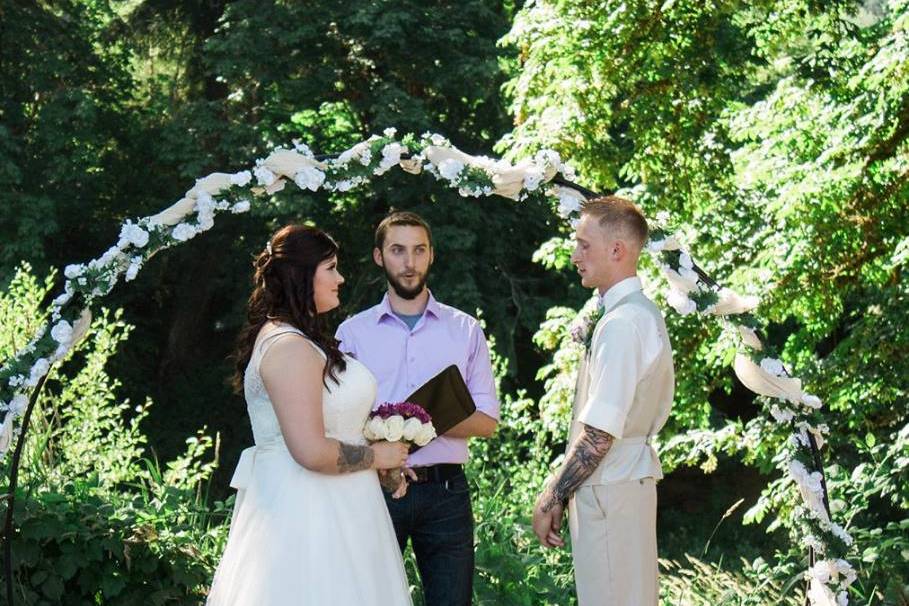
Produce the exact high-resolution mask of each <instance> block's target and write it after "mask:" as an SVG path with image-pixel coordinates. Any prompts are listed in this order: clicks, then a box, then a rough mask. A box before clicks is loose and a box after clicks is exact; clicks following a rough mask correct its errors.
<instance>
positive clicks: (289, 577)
mask: <svg viewBox="0 0 909 606" xmlns="http://www.w3.org/2000/svg"><path fill="white" fill-rule="evenodd" d="M288 333H295V334H298V335H301V336H302V335H303V333H301V332H300V331H298V330H296V329H294V328H292V327H290V326H286V325H280V326H279V327H277V328H274V329H273V330H272V332H270V333H266V334H265V335H264V337H262V336H261V335H260V339H259V342H257V343H256V345H255V347H254V349H253V354H252V358H251V359H250V361H249V366H247V368H246V375H245V377H244V392H245V395H246V404H247V409H248V410H249V417H250V420H251V421H252V429H253V437H254V439H255V444H256V445H255V446H253V447H252V448H248V449H246V450H245V451H243V454H242V456H241V457H240V463H239V464H238V465H237V471H236V472H235V473H234V477H233V479H232V480H231V486H233V487H234V488H236V489H237V491H238V492H237V500H236V505H235V507H234V513H233V518H232V520H231V526H230V533H229V535H228V539H227V546H226V548H225V550H224V554H223V556H222V558H221V563H220V564H219V565H218V570H217V572H216V573H215V577H214V580H213V582H212V587H211V591H210V592H209V595H208V601H207V604H209V605H210V606H285V605H286V606H291V605H293V606H297V605H301V604H312V605H318V606H369V605H375V606H379V605H381V606H395V605H399V604H400V605H410V604H411V600H410V593H409V591H408V585H407V577H406V575H405V572H404V564H403V561H402V559H401V552H400V550H399V549H398V543H397V540H396V539H395V533H394V527H393V526H392V523H391V518H390V517H389V515H388V510H387V508H386V507H385V500H384V498H383V496H382V492H381V490H382V489H381V487H380V486H379V480H378V475H377V474H376V472H375V471H374V470H365V471H359V472H354V473H345V474H340V475H326V474H321V473H316V472H314V471H310V470H308V469H306V468H304V467H302V466H301V465H300V464H298V463H297V462H296V461H294V460H293V458H292V457H291V456H290V453H289V452H288V450H287V446H286V445H285V443H284V438H283V436H282V435H281V428H280V427H279V426H278V419H277V417H276V416H275V413H274V409H273V408H272V405H271V401H270V400H269V398H268V393H267V392H266V391H265V387H264V386H263V384H262V379H261V378H260V376H259V362H260V361H261V359H262V356H263V355H264V353H265V351H267V349H268V347H269V346H270V345H271V344H273V343H274V342H275V340H277V339H278V338H279V336H280V335H287V334H288ZM284 338H295V337H290V336H285V337H284ZM304 338H305V337H304ZM309 342H310V344H312V345H313V347H316V349H317V350H319V352H320V353H322V351H321V350H320V349H319V348H318V347H317V346H316V345H315V344H313V343H312V342H311V341H309ZM322 355H323V357H324V353H322ZM338 379H339V384H334V383H332V382H331V380H329V385H331V387H332V389H331V391H328V390H327V389H325V388H324V387H323V389H322V410H323V414H324V422H325V435H326V436H327V437H330V438H335V439H337V440H340V441H342V442H346V443H348V444H366V440H365V438H364V437H363V425H364V423H365V421H366V417H367V415H368V414H369V412H370V410H371V408H372V405H373V402H374V399H375V394H376V381H375V378H374V377H373V376H372V374H371V373H370V372H369V370H367V369H366V367H365V366H363V365H362V364H360V363H359V362H357V361H356V360H354V359H353V358H350V357H348V358H347V370H346V371H345V372H343V373H339V374H338Z"/></svg>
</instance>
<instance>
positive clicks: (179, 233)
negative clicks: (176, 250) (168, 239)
mask: <svg viewBox="0 0 909 606" xmlns="http://www.w3.org/2000/svg"><path fill="white" fill-rule="evenodd" d="M170 235H171V236H172V237H173V239H174V240H178V241H180V242H186V241H187V240H191V239H193V238H195V237H196V228H195V227H193V226H192V225H190V224H188V223H180V224H179V225H177V226H176V227H175V228H174V231H172V232H171V234H170Z"/></svg>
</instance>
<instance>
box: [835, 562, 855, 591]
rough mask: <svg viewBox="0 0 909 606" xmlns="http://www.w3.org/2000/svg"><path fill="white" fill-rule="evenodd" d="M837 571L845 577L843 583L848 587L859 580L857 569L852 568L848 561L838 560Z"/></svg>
mask: <svg viewBox="0 0 909 606" xmlns="http://www.w3.org/2000/svg"><path fill="white" fill-rule="evenodd" d="M836 569H837V570H838V571H839V573H840V574H841V575H842V576H843V582H844V583H846V585H852V584H853V583H855V581H856V579H858V575H857V574H856V572H855V569H854V568H853V567H852V564H850V563H849V562H847V561H846V560H837V561H836Z"/></svg>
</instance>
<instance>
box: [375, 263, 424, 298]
mask: <svg viewBox="0 0 909 606" xmlns="http://www.w3.org/2000/svg"><path fill="white" fill-rule="evenodd" d="M428 277H429V272H428V271H427V272H426V273H425V274H421V275H420V279H419V281H418V282H417V284H416V285H415V286H412V287H409V288H408V287H407V286H405V285H404V284H403V283H401V282H400V281H399V280H398V279H397V277H396V276H394V275H392V274H391V273H389V272H388V270H387V269H386V270H385V278H386V279H387V280H388V284H389V285H390V286H391V289H392V290H394V291H395V294H396V295H398V296H399V297H401V298H402V299H405V300H407V301H413V300H414V299H416V298H417V297H418V296H419V295H420V293H422V292H423V289H424V288H426V279H427V278H428Z"/></svg>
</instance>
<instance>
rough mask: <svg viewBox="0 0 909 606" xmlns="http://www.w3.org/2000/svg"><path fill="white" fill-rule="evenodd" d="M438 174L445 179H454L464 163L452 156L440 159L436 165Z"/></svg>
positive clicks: (462, 168)
mask: <svg viewBox="0 0 909 606" xmlns="http://www.w3.org/2000/svg"><path fill="white" fill-rule="evenodd" d="M438 169H439V174H440V175H442V177H443V178H444V179H445V180H446V181H456V180H457V179H458V176H459V175H460V174H461V171H462V170H464V164H463V163H461V162H459V161H458V160H455V159H453V158H447V159H445V160H442V162H440V163H439V166H438Z"/></svg>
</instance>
